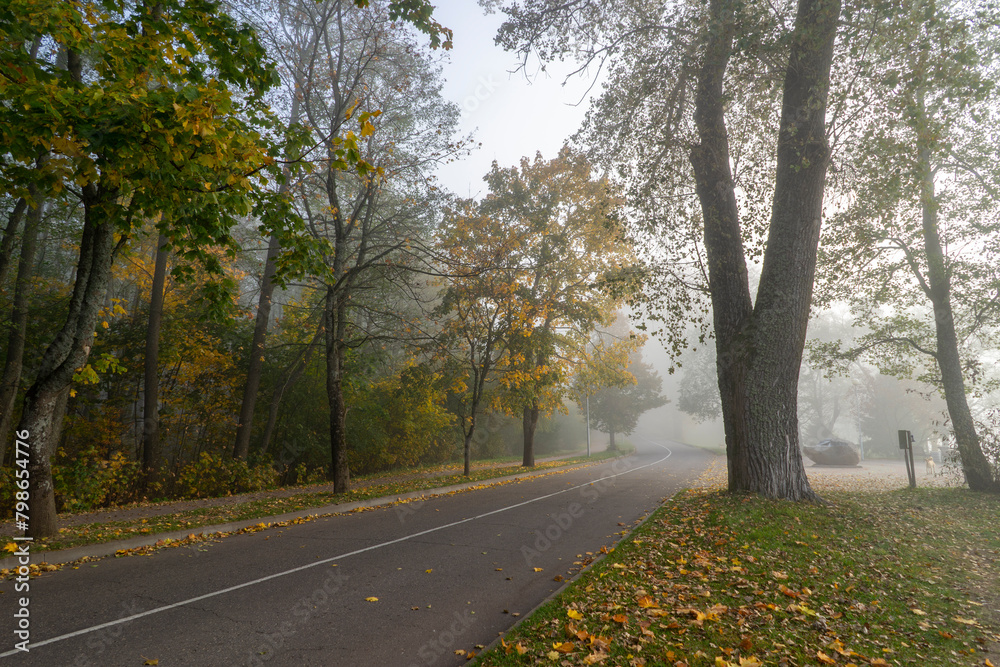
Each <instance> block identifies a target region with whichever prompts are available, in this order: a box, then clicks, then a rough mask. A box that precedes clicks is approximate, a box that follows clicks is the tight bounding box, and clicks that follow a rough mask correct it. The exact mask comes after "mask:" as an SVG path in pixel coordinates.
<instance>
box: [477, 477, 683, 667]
mask: <svg viewBox="0 0 1000 667" xmlns="http://www.w3.org/2000/svg"><path fill="white" fill-rule="evenodd" d="M609 460H613V459H609ZM688 490H689V489H688V488H683V489H680V490H678V491H677V493H683V492H684V491H688ZM677 493H674V494H673V495H670V496H668V497H666V498H663V499H662V500H660V504H659V505H658V506H657V507H655V508H653V509H652V510H651V511H650V513H649V514H647V515H646V516H644V517H643V518H642V520H641V521H640V522H639V523H638V524H636V525H635V526H634V527H633V528H632V529H631V530H629V531H628V533H626V534H625V535H622V536H621V539H620V540H618V541H617V542H615V545H614V546H613V547H612V551H609V552H608V553H606V554H601V555H600V556H598V557H597V558H595V559H594V560H592V561H591V562H590V563H589V564H588V565H587V566H586V567H584V568H582V569H581V570H580V571H579V572H577V573H576V574H574V575H573V576H572V577H570V578H569V579H566V580H565V582H564V583H563V585H562V586H560V587H559V588H557V589H556V590H554V591H552V593H550V594H549V595H548V596H547V597H546V598H545V599H544V600H542V601H541V602H539V603H538V604H537V605H535V607H534V608H533V609H532V610H531V611H529V612H528V613H527V614H525V615H524V616H523V617H521V618H519V619H517V623H515V624H514V625H512V626H510V627H509V628H507V629H506V630H505V631H504V633H503V634H502V635H500V636H499V637H497V638H496V639H494V640H493V641H492V642H490V643H489V645H488V646H487V647H486V648H484V649H483V650H482V651H480V652H479V654H478V655H477V656H476V658H475V659H474V660H473V661H472V662H470V663H469V665H470V667H478V665H479V664H480V661H481V660H482V656H484V655H486V654H487V653H489V652H490V651H492V650H493V649H494V648H496V647H497V646H498V645H499V644H500V640H502V639H503V638H504V637H506V636H507V635H509V634H510V633H511V632H513V631H514V630H516V629H517V628H518V627H520V625H521V624H522V623H524V622H525V621H527V620H528V619H530V618H531V617H532V616H534V615H535V612H537V611H538V610H539V609H541V608H542V607H544V606H545V605H547V604H548V603H550V602H552V600H554V599H556V598H557V597H559V596H560V595H562V594H563V592H564V591H565V590H566V589H568V588H569V587H570V586H572V585H573V584H575V583H576V582H577V580H578V579H580V577H582V576H583V575H584V574H586V573H587V572H590V570H592V569H593V568H594V566H596V565H597V564H598V563H602V562H604V559H606V558H607V557H608V556H610V555H611V554H612V553H614V551H613V550H614V549H617V548H618V545H619V544H621V543H622V542H623V541H625V540H627V539H631V538H632V535H634V534H635V531H637V530H639V529H640V528H642V527H643V526H645V525H646V522H647V521H649V520H650V519H651V518H653V515H654V514H656V513H657V511H659V510H660V508H661V507H663V504H664V503H665V502H667V501H668V500H670V499H671V498H673V497H674V496H676V495H677Z"/></svg>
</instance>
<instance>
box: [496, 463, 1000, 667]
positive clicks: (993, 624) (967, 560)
mask: <svg viewBox="0 0 1000 667" xmlns="http://www.w3.org/2000/svg"><path fill="white" fill-rule="evenodd" d="M717 464H718V465H721V467H723V468H724V465H725V464H724V460H723V459H717ZM815 486H816V487H817V488H818V490H819V491H820V492H821V493H822V494H823V497H824V499H825V500H826V501H827V502H826V504H824V505H807V504H801V503H799V504H792V503H787V502H774V501H767V500H763V499H760V498H756V497H738V496H730V495H728V494H725V493H723V492H721V490H720V489H719V487H718V486H717V485H710V486H709V487H708V488H701V489H696V490H692V491H689V492H686V493H684V494H682V495H679V496H677V497H675V498H672V499H670V500H669V501H667V502H666V503H665V504H664V506H663V507H662V508H661V509H660V510H658V511H657V512H656V513H655V514H654V515H653V516H652V517H651V518H650V520H649V521H647V522H646V523H645V524H644V525H643V526H642V527H641V528H640V529H639V530H637V531H636V532H635V533H634V534H633V535H632V536H631V538H630V539H629V540H627V541H625V542H623V543H622V544H621V545H619V547H618V548H617V549H615V550H614V551H613V552H612V553H611V555H610V556H608V557H607V558H606V559H605V560H604V561H602V562H601V563H599V564H598V565H597V566H595V567H594V568H593V569H592V570H590V571H589V572H587V573H586V574H584V575H583V576H582V577H581V578H580V579H579V580H577V581H576V582H574V584H573V585H572V586H570V587H569V588H568V589H567V590H566V591H565V592H564V593H563V594H561V595H560V596H558V597H557V598H555V599H554V600H553V601H551V602H550V603H548V604H547V605H545V606H544V607H543V608H542V609H540V610H539V612H538V613H536V614H535V615H534V616H532V617H531V618H530V619H528V620H527V621H526V622H525V623H524V624H522V625H521V626H520V627H518V628H517V629H515V630H514V631H513V632H511V633H508V635H507V636H506V637H505V638H504V639H503V640H502V641H501V642H500V643H499V644H497V645H496V646H495V647H494V649H493V650H492V651H490V652H488V653H486V654H484V655H483V656H481V661H480V662H478V663H477V664H479V665H483V666H486V665H497V666H501V665H560V666H562V665H594V664H600V665H629V666H632V665H650V666H652V665H668V666H673V667H685V666H689V667H696V666H700V665H705V666H709V667H737V666H738V667H748V666H758V665H775V666H787V667H791V666H799V665H843V666H845V667H846V666H848V665H857V666H858V667H863V666H864V665H983V666H989V665H994V664H997V665H1000V660H998V657H1000V644H998V642H1000V611H998V609H1000V590H998V589H997V581H1000V561H998V557H1000V536H998V535H997V532H996V516H997V510H998V508H1000V503H998V500H997V498H995V497H989V496H986V495H981V494H975V493H972V492H970V491H968V490H965V489H955V488H949V489H941V488H933V489H924V488H921V489H918V490H909V489H902V488H899V489H896V490H892V491H884V490H879V491H871V490H849V491H845V490H843V484H842V483H838V484H830V485H824V484H822V483H817V484H815Z"/></svg>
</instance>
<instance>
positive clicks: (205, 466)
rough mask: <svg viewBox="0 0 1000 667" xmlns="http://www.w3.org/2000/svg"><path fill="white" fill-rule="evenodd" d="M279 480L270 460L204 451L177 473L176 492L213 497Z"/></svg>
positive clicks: (257, 488)
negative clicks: (244, 458) (252, 460)
mask: <svg viewBox="0 0 1000 667" xmlns="http://www.w3.org/2000/svg"><path fill="white" fill-rule="evenodd" d="M277 484H278V475H277V473H276V472H275V470H274V467H273V466H272V465H271V464H270V463H266V462H264V463H257V464H251V463H249V462H248V461H246V460H243V459H238V460H237V459H229V458H226V457H224V456H222V455H219V454H211V453H209V452H202V453H201V456H199V457H198V460H197V461H193V462H192V463H189V464H187V465H186V466H184V467H182V468H181V469H180V470H179V471H178V472H177V476H176V480H175V481H174V486H175V487H176V495H177V496H178V497H181V498H212V497H216V496H229V495H233V494H235V493H247V492H250V491H262V490H264V489H270V488H273V487H275V486H277Z"/></svg>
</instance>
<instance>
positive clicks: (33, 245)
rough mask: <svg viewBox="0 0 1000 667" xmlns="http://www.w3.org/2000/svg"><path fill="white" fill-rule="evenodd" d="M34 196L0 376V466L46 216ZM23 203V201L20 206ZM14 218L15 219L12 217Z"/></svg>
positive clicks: (19, 264) (16, 388) (41, 204)
mask: <svg viewBox="0 0 1000 667" xmlns="http://www.w3.org/2000/svg"><path fill="white" fill-rule="evenodd" d="M32 190H35V188H32ZM32 196H33V197H35V198H36V206H35V208H33V209H31V210H29V211H28V215H27V219H26V220H25V223H24V234H23V235H22V237H21V256H20V258H19V259H18V264H17V277H16V278H15V282H14V301H13V303H12V304H11V308H10V324H9V325H8V334H7V356H6V359H4V366H3V375H0V465H2V464H3V459H4V454H5V452H6V446H7V443H8V442H10V438H9V437H8V435H7V432H8V431H9V430H10V422H11V418H12V417H13V416H14V405H15V399H16V398H17V392H18V389H20V387H21V371H22V370H23V365H24V346H25V336H26V334H27V330H28V295H29V294H30V292H31V277H32V275H33V274H34V272H35V254H36V252H35V251H36V250H37V248H38V229H39V227H41V223H42V217H43V215H44V213H45V211H44V209H45V203H44V202H41V201H38V200H37V197H38V193H37V191H35V192H33V193H32ZM23 201H24V200H23V199H22V200H20V201H19V202H18V203H19V204H20V203H21V202H23ZM11 217H12V218H13V215H12V216H11ZM10 232H11V228H10V225H8V227H7V233H8V234H9V233H10ZM5 240H6V239H5Z"/></svg>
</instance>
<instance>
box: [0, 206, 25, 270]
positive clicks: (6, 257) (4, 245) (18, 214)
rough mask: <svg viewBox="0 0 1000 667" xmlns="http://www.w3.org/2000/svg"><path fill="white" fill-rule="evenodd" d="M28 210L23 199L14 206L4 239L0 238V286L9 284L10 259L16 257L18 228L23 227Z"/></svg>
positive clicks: (5, 228) (5, 229) (4, 232)
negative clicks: (22, 222)
mask: <svg viewBox="0 0 1000 667" xmlns="http://www.w3.org/2000/svg"><path fill="white" fill-rule="evenodd" d="M27 209H28V202H27V200H25V198H24V197H21V198H20V199H18V200H17V202H16V203H15V204H14V208H13V209H12V210H11V212H10V217H8V218H7V226H6V227H4V231H3V238H0V285H3V284H4V283H5V282H7V273H8V272H9V271H10V258H11V257H12V256H13V255H14V239H15V237H16V236H17V228H18V227H20V226H21V221H22V220H23V219H24V214H25V212H26V211H27Z"/></svg>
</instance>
